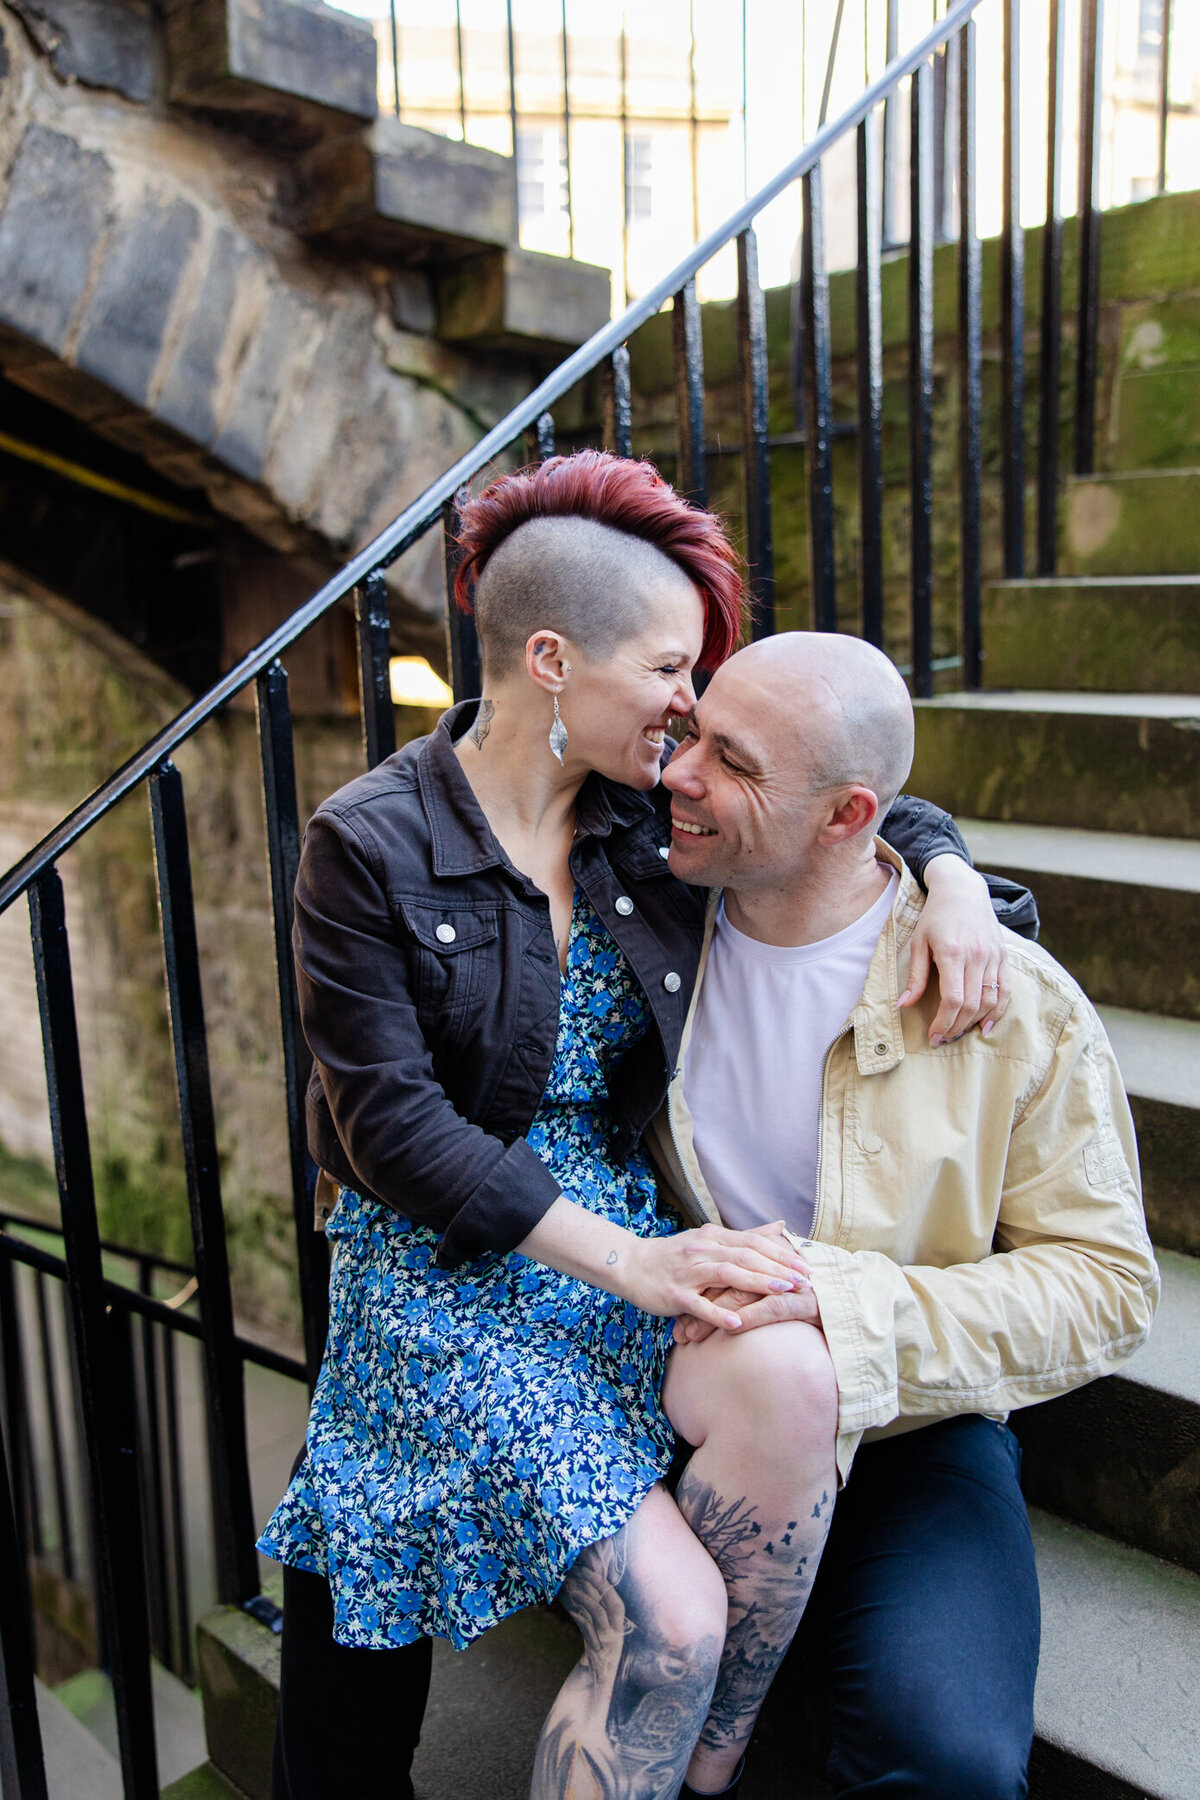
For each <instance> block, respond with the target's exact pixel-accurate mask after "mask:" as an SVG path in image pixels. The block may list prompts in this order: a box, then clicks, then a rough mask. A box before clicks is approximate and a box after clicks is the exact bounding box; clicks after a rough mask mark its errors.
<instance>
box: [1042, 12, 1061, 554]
mask: <svg viewBox="0 0 1200 1800" xmlns="http://www.w3.org/2000/svg"><path fill="white" fill-rule="evenodd" d="M1066 10H1067V9H1066V0H1050V32H1049V40H1048V43H1047V52H1046V54H1047V97H1046V124H1047V128H1046V223H1045V226H1044V228H1043V231H1042V317H1041V360H1040V363H1039V368H1038V475H1037V572H1038V574H1039V575H1053V573H1054V570H1055V567H1056V565H1057V560H1058V389H1059V384H1060V382H1061V379H1062V246H1063V221H1062V197H1061V194H1060V191H1059V190H1060V187H1061V184H1062V112H1063V51H1064V48H1065V44H1064V41H1063V40H1064V33H1065V30H1066Z"/></svg>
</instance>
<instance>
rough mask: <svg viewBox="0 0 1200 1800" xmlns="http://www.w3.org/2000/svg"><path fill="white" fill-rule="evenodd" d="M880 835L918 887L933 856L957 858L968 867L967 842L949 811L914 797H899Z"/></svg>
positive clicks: (887, 816)
mask: <svg viewBox="0 0 1200 1800" xmlns="http://www.w3.org/2000/svg"><path fill="white" fill-rule="evenodd" d="M878 829H879V835H880V837H881V838H883V839H884V841H885V842H886V843H888V844H890V845H891V846H892V849H893V850H897V851H899V853H900V855H901V856H902V857H903V858H904V860H905V862H906V863H907V864H908V866H909V868H910V869H911V870H912V872H913V874H914V875H915V876H916V878H917V880H918V881H919V882H920V884H921V886H922V887H924V886H925V869H926V866H927V865H928V864H929V863H931V862H932V861H933V859H934V857H935V856H945V855H947V854H949V855H951V856H957V857H959V858H961V860H962V861H963V862H965V863H966V864H968V866H970V864H971V852H970V851H969V850H968V848H967V844H966V839H965V838H964V837H963V835H962V833H961V832H960V831H959V829H958V826H957V825H956V824H955V823H954V820H953V819H952V818H951V816H950V814H949V813H948V812H943V811H942V809H941V807H940V806H934V804H933V802H932V801H930V800H920V799H918V798H917V797H916V796H915V795H914V794H899V795H898V796H897V797H896V799H895V800H894V801H893V802H892V804H891V806H890V807H889V808H888V811H887V814H886V816H885V817H884V820H883V822H882V824H881V825H880V826H879V828H878Z"/></svg>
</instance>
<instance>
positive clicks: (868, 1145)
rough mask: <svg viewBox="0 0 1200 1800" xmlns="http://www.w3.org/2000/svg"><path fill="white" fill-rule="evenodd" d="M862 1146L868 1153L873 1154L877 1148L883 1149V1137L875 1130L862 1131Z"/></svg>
mask: <svg viewBox="0 0 1200 1800" xmlns="http://www.w3.org/2000/svg"><path fill="white" fill-rule="evenodd" d="M862 1147H863V1149H864V1150H865V1151H867V1153H868V1155H870V1156H874V1154H875V1152H876V1151H877V1150H882V1149H883V1139H882V1138H881V1137H880V1135H879V1133H878V1132H877V1131H864V1132H863V1138H862Z"/></svg>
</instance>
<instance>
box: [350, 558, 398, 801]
mask: <svg viewBox="0 0 1200 1800" xmlns="http://www.w3.org/2000/svg"><path fill="white" fill-rule="evenodd" d="M354 619H355V624H356V626H357V628H358V697H359V705H360V707H361V709H362V733H363V754H364V756H365V757H366V759H367V767H368V769H373V768H375V766H376V765H377V764H378V763H381V762H382V761H383V760H384V758H385V757H387V756H391V755H393V754H394V752H395V749H396V714H395V710H394V709H393V706H392V683H391V675H390V672H389V663H390V658H391V647H392V625H391V618H390V616H389V613H388V597H387V582H386V581H385V580H384V578H383V570H382V569H372V571H371V573H370V574H369V575H365V576H364V577H363V579H362V580H361V581H360V582H359V584H358V586H357V587H356V588H355V590H354Z"/></svg>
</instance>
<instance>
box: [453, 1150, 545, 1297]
mask: <svg viewBox="0 0 1200 1800" xmlns="http://www.w3.org/2000/svg"><path fill="white" fill-rule="evenodd" d="M561 1192H562V1189H561V1187H560V1186H559V1184H558V1182H557V1181H556V1180H555V1179H554V1176H553V1175H552V1174H551V1173H550V1171H549V1169H548V1168H547V1167H546V1165H545V1163H544V1162H542V1160H541V1159H540V1157H539V1156H538V1155H537V1154H536V1152H535V1151H534V1150H533V1149H531V1147H530V1145H529V1143H528V1141H527V1140H526V1139H525V1138H517V1139H516V1141H515V1142H514V1143H511V1144H510V1145H509V1146H508V1149H507V1150H506V1151H505V1152H504V1155H503V1156H502V1157H500V1158H499V1160H498V1161H497V1162H496V1163H494V1164H493V1166H492V1168H491V1170H490V1172H489V1173H488V1176H487V1179H486V1180H485V1181H482V1182H481V1183H480V1185H479V1186H478V1187H477V1188H476V1189H475V1192H474V1193H473V1194H472V1195H471V1198H470V1199H469V1200H468V1201H467V1202H466V1204H465V1205H463V1206H460V1207H459V1209H458V1211H457V1212H456V1213H455V1215H454V1217H453V1218H452V1219H451V1221H450V1223H449V1225H447V1227H446V1229H445V1231H444V1232H443V1234H442V1241H441V1243H440V1244H439V1245H438V1250H437V1256H436V1258H435V1261H436V1262H437V1265H438V1267H439V1268H441V1269H458V1268H461V1267H462V1265H463V1263H468V1262H474V1260H475V1258H476V1257H478V1256H484V1255H486V1253H487V1252H488V1251H489V1250H490V1251H493V1252H494V1253H495V1254H496V1255H497V1256H505V1255H507V1253H508V1252H509V1251H510V1250H515V1249H516V1247H517V1245H518V1244H520V1243H523V1242H524V1240H525V1239H526V1238H527V1237H528V1236H529V1233H530V1232H531V1231H532V1230H533V1228H534V1226H535V1225H536V1224H537V1223H538V1222H539V1220H541V1219H542V1218H544V1217H545V1215H546V1213H548V1212H549V1210H550V1208H551V1207H552V1206H553V1205H554V1202H555V1201H556V1200H557V1199H558V1196H559V1195H560V1193H561Z"/></svg>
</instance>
